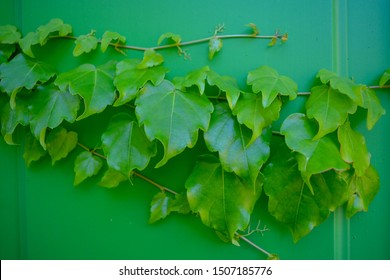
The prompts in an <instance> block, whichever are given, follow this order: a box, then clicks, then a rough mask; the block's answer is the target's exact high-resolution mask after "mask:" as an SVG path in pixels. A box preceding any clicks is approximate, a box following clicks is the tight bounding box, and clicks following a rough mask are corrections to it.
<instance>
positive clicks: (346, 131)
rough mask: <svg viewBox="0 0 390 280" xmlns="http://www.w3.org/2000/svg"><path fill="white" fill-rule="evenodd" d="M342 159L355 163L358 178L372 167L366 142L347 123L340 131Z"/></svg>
mask: <svg viewBox="0 0 390 280" xmlns="http://www.w3.org/2000/svg"><path fill="white" fill-rule="evenodd" d="M338 139H339V142H340V152H341V157H342V158H343V159H344V160H345V161H346V162H348V163H353V167H354V168H355V172H356V174H357V175H358V176H362V175H364V174H365V172H366V170H367V168H368V167H369V166H370V156H371V155H370V153H369V152H368V151H367V146H366V140H365V139H364V136H363V135H361V134H360V133H359V132H357V131H354V130H353V129H352V128H351V125H350V123H349V122H348V121H347V122H346V123H345V124H344V125H342V126H340V128H339V130H338Z"/></svg>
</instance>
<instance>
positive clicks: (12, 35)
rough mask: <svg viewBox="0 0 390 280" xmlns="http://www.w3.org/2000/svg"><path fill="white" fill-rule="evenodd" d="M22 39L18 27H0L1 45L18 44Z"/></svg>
mask: <svg viewBox="0 0 390 280" xmlns="http://www.w3.org/2000/svg"><path fill="white" fill-rule="evenodd" d="M20 37H21V35H20V33H19V32H18V29H17V28H16V26H13V25H9V24H7V25H3V26H0V44H16V43H18V42H19V39H20Z"/></svg>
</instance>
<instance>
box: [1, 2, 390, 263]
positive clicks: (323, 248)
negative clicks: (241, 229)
mask: <svg viewBox="0 0 390 280" xmlns="http://www.w3.org/2000/svg"><path fill="white" fill-rule="evenodd" d="M389 11H390V1H388V0H373V1H365V0H357V1H347V0H340V1H337V0H334V1H310V0H307V1H305V0H297V1H277V0H267V1H264V0H263V1H260V0H252V1H246V0H241V1H226V0H224V1H222V0H217V1H204V0H197V1H174V0H166V1H161V0H149V1H141V0H131V1H120V0H110V1H107V0H95V1H86V0H67V1H52V0H2V1H1V2H0V24H14V25H16V26H17V27H18V28H19V30H20V31H21V32H22V33H23V34H27V32H30V31H34V30H35V29H36V28H37V27H38V26H39V25H42V24H46V23H47V22H48V21H49V20H50V19H52V18H57V17H58V18H62V19H63V20H64V22H65V23H69V24H71V25H72V26H73V31H74V34H75V35H81V34H87V33H89V32H90V31H91V29H94V30H96V34H97V36H98V37H99V36H101V35H102V34H103V32H104V31H106V30H111V31H117V32H119V33H120V34H122V35H124V36H126V38H127V44H130V45H136V46H145V47H151V46H155V45H156V42H157V39H158V38H159V36H160V35H161V34H163V33H166V32H173V33H177V34H180V35H181V36H182V38H183V40H184V41H188V40H192V39H198V38H203V37H208V36H211V35H212V34H213V31H214V27H215V26H216V25H217V24H221V23H223V24H225V27H226V29H225V34H235V33H243V32H250V28H248V27H247V26H245V24H248V23H250V22H253V23H255V24H256V25H257V26H258V27H259V28H260V31H261V34H263V35H273V34H274V32H275V30H280V32H281V33H284V32H288V34H289V41H288V42H287V43H286V44H284V45H281V44H277V45H276V46H275V47H272V48H269V47H267V43H268V42H267V41H263V40H249V39H242V40H241V39H240V40H225V41H224V42H223V44H224V46H223V50H222V52H221V53H219V54H217V55H216V57H215V58H214V60H212V61H209V60H208V59H207V51H208V50H207V44H200V45H194V46H191V47H188V48H186V50H187V51H188V52H189V53H190V54H191V60H184V59H183V58H182V57H179V56H178V55H177V52H176V50H166V51H162V52H161V53H162V54H163V55H164V57H165V63H164V65H165V66H166V67H167V68H169V69H171V71H170V73H169V74H168V77H169V78H172V77H174V76H177V75H180V76H183V75H184V74H186V73H187V72H188V71H190V70H193V69H196V68H199V67H201V66H204V65H209V66H210V67H211V68H212V69H213V70H215V71H217V72H218V73H220V74H222V75H230V76H233V77H235V78H236V79H237V80H238V82H239V84H240V86H241V87H243V88H244V89H245V79H246V75H247V73H248V71H250V70H253V69H255V68H257V67H258V66H261V65H269V66H272V67H274V68H276V69H277V70H278V72H279V73H281V74H283V75H286V76H289V77H291V78H292V79H294V80H295V81H296V82H297V83H298V85H299V91H309V90H310V87H311V86H312V85H313V82H314V80H315V75H316V73H317V71H318V70H319V69H321V68H327V69H330V70H333V71H335V72H337V73H339V74H340V75H342V76H347V77H351V78H353V79H354V80H356V81H357V82H358V83H365V84H368V85H376V84H378V80H379V77H380V76H381V74H382V73H383V71H384V70H386V69H387V68H388V67H389V66H390V37H389V34H390V16H389ZM50 44H51V46H48V47H46V48H43V50H42V51H40V52H38V57H39V58H40V59H44V60H46V61H48V62H49V63H53V64H54V63H55V65H56V67H57V69H58V70H59V71H66V70H70V69H72V67H74V66H75V65H78V64H80V63H84V62H95V63H97V64H100V63H103V62H104V61H107V60H108V59H111V58H112V57H114V58H115V59H123V57H121V56H120V55H116V54H113V53H107V54H101V52H100V51H96V52H94V53H92V54H89V55H84V56H82V57H81V58H73V57H72V48H73V42H72V41H66V42H64V41H56V42H53V43H50ZM53 45H54V46H55V47H56V50H55V51H49V50H52V48H51V47H52V46H53ZM141 56H142V53H139V52H129V53H128V57H141ZM389 93H390V92H389V90H377V94H378V96H379V97H380V99H381V102H382V105H383V106H384V108H385V109H386V110H387V112H390V94H389ZM304 101H305V97H299V98H298V99H297V100H296V101H294V102H292V103H291V104H290V105H289V106H287V108H286V109H285V110H284V111H283V114H282V118H283V116H286V114H288V113H291V112H293V111H296V110H299V109H300V108H301V107H302V105H303V104H304ZM111 114H112V112H111V110H110V109H108V110H107V111H106V112H105V113H104V114H103V115H102V116H98V117H95V116H92V117H90V118H87V119H86V120H83V121H81V122H79V123H77V128H78V129H79V131H80V135H79V139H80V142H82V143H85V144H87V145H89V146H91V147H93V146H95V145H98V144H99V140H98V139H99V137H100V135H101V133H102V131H104V129H105V128H106V126H107V124H108V120H109V117H110V115H111ZM389 124H390V114H389V113H388V114H387V115H385V116H383V117H382V118H381V120H380V121H379V123H378V124H377V125H376V126H375V128H374V129H373V130H372V131H371V132H369V133H368V132H367V129H366V128H365V124H364V123H363V122H361V125H360V126H359V129H360V131H361V132H363V134H364V135H365V136H366V140H367V145H368V149H369V150H370V152H371V154H372V164H373V165H374V167H375V168H376V169H377V170H378V172H379V174H380V178H381V190H380V192H379V194H378V195H377V197H376V198H375V200H374V201H373V203H372V204H371V206H370V209H369V212H368V213H359V214H357V215H356V216H354V217H353V218H352V219H351V220H347V219H345V218H344V217H343V209H338V210H337V211H336V213H335V214H332V215H331V216H330V217H329V219H328V220H327V221H326V222H325V223H324V224H322V225H320V226H319V227H318V228H315V229H314V230H313V232H312V233H311V234H310V235H308V236H307V237H305V238H303V239H302V240H301V241H299V242H298V243H297V244H294V243H293V242H292V237H291V235H290V233H289V231H288V229H287V228H286V227H284V226H282V225H279V224H278V223H277V222H276V221H275V220H274V218H272V217H270V216H269V215H268V214H267V211H266V202H267V201H266V199H265V198H264V197H262V198H261V199H260V201H259V203H258V205H257V206H256V210H255V214H254V218H253V221H252V223H253V224H254V225H256V224H257V221H258V219H260V221H261V224H262V225H266V226H267V227H268V228H269V229H270V230H269V231H267V232H265V233H264V235H263V236H262V235H261V234H255V235H252V236H251V237H250V239H251V240H253V241H254V242H255V243H257V244H259V245H261V246H262V247H263V248H265V249H266V250H268V251H270V252H273V253H277V254H279V255H280V257H281V258H282V259H390V239H389V238H388V234H389V232H390V223H389V213H390V203H388V201H389V198H390V173H389V172H388V171H389V160H388V156H389V155H390V145H389V144H388V143H389V140H388V139H389V137H390V133H389V129H388V128H389ZM23 136H24V133H23V130H20V131H18V133H17V135H16V140H17V142H18V143H21V145H19V146H7V145H6V144H5V143H4V141H3V140H0V227H1V228H0V257H1V259H262V258H265V255H263V254H261V253H259V252H258V251H256V250H254V249H253V248H251V247H250V246H248V245H246V244H242V246H241V247H236V246H233V245H229V244H226V243H223V242H222V241H220V240H219V239H218V237H217V236H216V235H215V234H214V233H213V231H212V230H210V229H209V228H207V227H205V226H204V225H202V223H201V221H200V219H199V218H197V217H195V216H180V215H172V216H170V217H168V218H167V219H166V220H164V221H160V222H157V223H155V224H152V225H150V224H148V215H149V204H150V201H151V198H152V197H153V195H154V194H155V193H156V192H157V191H158V190H157V189H155V188H154V187H152V186H151V185H149V184H148V183H146V182H144V181H142V180H140V179H138V178H134V185H133V186H131V185H130V184H126V183H125V184H121V185H120V187H119V188H117V189H112V190H107V189H104V188H101V187H98V186H97V182H98V180H99V178H95V179H89V180H87V181H85V182H84V183H82V184H81V185H79V186H77V187H73V176H74V173H73V164H74V159H75V156H76V155H75V154H72V155H71V156H70V157H69V158H67V159H65V160H62V161H60V162H58V163H56V165H55V166H51V162H50V160H49V159H48V158H45V159H44V160H42V161H40V162H38V163H33V164H32V165H31V167H30V168H26V166H25V164H24V161H23V158H22V155H23V141H24V140H23V139H24V137H23ZM200 138H201V137H200ZM160 148H161V147H160ZM204 149H205V148H204V146H203V145H202V143H199V144H198V145H197V146H196V147H195V148H194V149H191V150H186V152H185V153H184V154H183V155H180V156H178V157H176V158H174V159H172V160H171V161H170V162H169V163H168V164H167V165H166V166H164V167H162V168H160V169H154V168H152V167H151V168H149V169H147V170H146V171H145V172H143V173H144V174H146V175H148V176H149V177H150V178H152V179H154V180H155V181H157V182H159V183H161V184H163V185H166V186H168V187H170V188H172V189H175V190H179V191H180V190H182V189H183V188H184V182H185V178H186V177H187V176H188V174H189V172H190V171H191V168H192V167H193V164H194V160H195V158H196V156H197V155H198V154H200V153H202V151H203V150H204ZM156 160H158V158H157V159H156ZM151 166H153V163H152V164H151Z"/></svg>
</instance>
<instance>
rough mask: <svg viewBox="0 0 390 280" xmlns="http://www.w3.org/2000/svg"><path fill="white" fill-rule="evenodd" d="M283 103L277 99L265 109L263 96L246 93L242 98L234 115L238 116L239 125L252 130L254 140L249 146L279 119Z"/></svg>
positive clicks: (235, 108)
mask: <svg viewBox="0 0 390 280" xmlns="http://www.w3.org/2000/svg"><path fill="white" fill-rule="evenodd" d="M281 108H282V102H281V101H280V100H279V99H275V100H274V101H273V102H272V104H271V105H270V106H268V107H267V108H264V107H263V103H262V96H261V95H259V94H254V93H245V94H242V95H241V96H240V98H239V99H238V102H237V104H236V106H235V107H234V109H233V114H234V115H237V120H238V122H239V123H241V124H244V125H246V126H247V127H248V128H250V129H251V130H252V133H253V134H252V138H251V140H250V141H249V143H248V145H250V144H252V143H253V142H254V141H255V140H256V139H257V138H258V137H259V136H260V135H261V134H262V132H263V129H264V128H266V127H268V126H270V125H271V124H272V122H273V121H276V120H277V119H278V118H279V113H280V110H281Z"/></svg>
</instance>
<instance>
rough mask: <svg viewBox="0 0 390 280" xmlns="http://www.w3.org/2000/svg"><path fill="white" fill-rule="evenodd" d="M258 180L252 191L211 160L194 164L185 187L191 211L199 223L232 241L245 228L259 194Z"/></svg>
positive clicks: (250, 186) (206, 158)
mask: <svg viewBox="0 0 390 280" xmlns="http://www.w3.org/2000/svg"><path fill="white" fill-rule="evenodd" d="M261 185H262V180H260V179H259V180H257V182H256V185H255V187H253V186H252V185H251V184H246V183H245V181H243V180H241V178H240V177H238V176H237V175H235V174H234V173H229V172H226V171H225V170H224V168H222V166H221V164H220V162H219V161H218V159H217V158H215V157H214V156H206V157H201V158H199V160H198V161H197V163H196V165H195V167H194V169H193V171H192V173H191V174H190V176H189V177H188V179H187V181H186V183H185V186H186V188H187V198H188V202H189V204H190V207H191V210H192V211H193V212H195V213H199V215H200V218H201V219H202V222H203V223H204V224H205V225H207V226H209V227H211V228H213V229H214V230H216V231H220V232H223V233H226V235H227V236H228V238H229V239H230V240H233V238H234V235H235V233H236V232H237V231H238V230H245V229H246V228H247V226H248V224H249V220H250V216H251V213H252V211H253V208H254V205H255V203H256V201H257V200H258V198H259V196H260V193H261Z"/></svg>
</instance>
